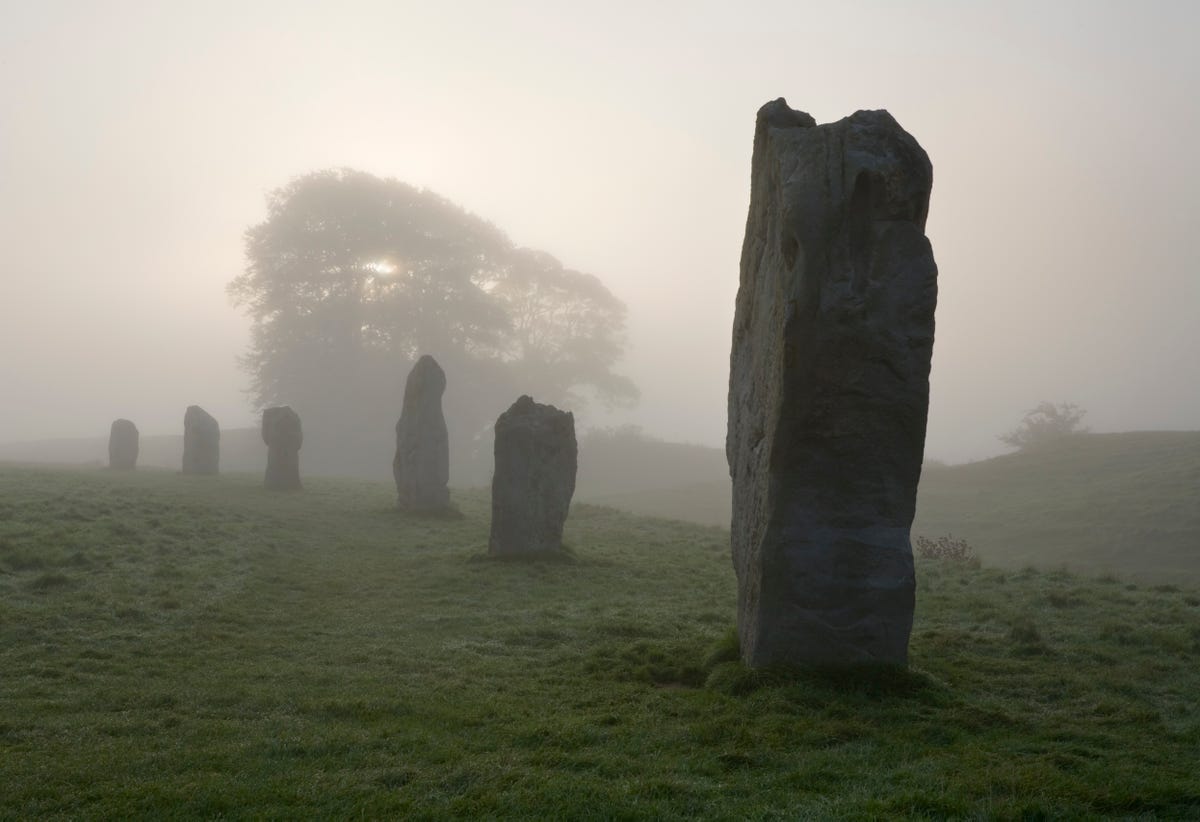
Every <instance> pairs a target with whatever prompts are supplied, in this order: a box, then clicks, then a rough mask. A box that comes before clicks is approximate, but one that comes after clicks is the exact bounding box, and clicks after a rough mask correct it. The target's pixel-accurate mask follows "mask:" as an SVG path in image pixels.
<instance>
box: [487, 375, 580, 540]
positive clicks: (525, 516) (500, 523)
mask: <svg viewBox="0 0 1200 822" xmlns="http://www.w3.org/2000/svg"><path fill="white" fill-rule="evenodd" d="M577 456H578V447H577V445H576V443H575V417H574V415H572V414H571V413H570V412H567V411H559V410H558V409H557V408H555V407H554V406H553V405H539V404H538V403H536V402H534V401H533V400H532V399H531V398H530V397H521V398H520V399H519V400H517V401H516V402H515V403H513V405H512V407H511V408H509V409H508V410H507V411H505V412H504V413H503V414H501V415H500V418H499V419H498V420H496V469H495V473H494V474H493V476H492V534H491V538H490V539H489V540H488V553H490V554H492V555H495V556H514V555H519V554H547V553H553V552H555V551H561V550H562V532H563V523H565V522H566V521H567V511H568V509H570V507H571V496H572V495H573V494H574V493H575V468H576V459H577Z"/></svg>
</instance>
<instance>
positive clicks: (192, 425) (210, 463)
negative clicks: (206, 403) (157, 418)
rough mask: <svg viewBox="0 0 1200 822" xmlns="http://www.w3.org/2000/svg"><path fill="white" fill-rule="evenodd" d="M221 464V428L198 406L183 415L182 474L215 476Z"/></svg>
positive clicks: (190, 408)
mask: <svg viewBox="0 0 1200 822" xmlns="http://www.w3.org/2000/svg"><path fill="white" fill-rule="evenodd" d="M220 462H221V426H220V425H219V424H218V423H217V419H216V417H214V416H213V415H212V414H209V413H208V412H207V411H205V410H204V409H203V408H201V407H200V406H198V405H189V406H188V408H187V411H186V412H184V415H183V473H185V474H215V473H217V471H218V466H219V464H220Z"/></svg>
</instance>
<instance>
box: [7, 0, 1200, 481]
mask: <svg viewBox="0 0 1200 822" xmlns="http://www.w3.org/2000/svg"><path fill="white" fill-rule="evenodd" d="M574 5H575V4H569V3H563V2H544V3H543V2H537V3H532V2H520V3H518V2H513V3H502V2H459V3H444V4H434V3H428V2H422V3H404V2H379V3H364V2H351V1H350V0H343V2H337V3H332V2H330V3H303V2H296V1H295V0H288V2H237V3H219V2H192V3H175V2H169V3H168V2H145V3H135V2H78V3H63V2H36V3H35V2H29V1H28V0H0V253H2V256H0V391H2V394H0V441H13V440H24V439H34V438H43V437H57V436H89V435H99V436H104V435H106V434H107V431H108V426H109V423H110V422H111V421H112V419H114V418H115V417H120V416H124V417H129V418H131V419H133V420H135V421H136V422H137V423H138V425H139V427H140V428H141V430H142V433H143V434H154V433H177V432H179V431H181V429H182V419H183V412H184V408H185V407H186V406H187V405H189V404H192V403H199V404H201V405H203V406H205V407H206V408H207V409H208V410H210V411H211V412H212V413H213V414H214V415H216V416H217V417H218V418H219V419H220V420H221V423H222V426H223V427H234V426H237V425H241V424H247V425H249V424H253V422H254V416H253V413H252V409H251V408H250V407H249V400H248V399H247V398H246V396H245V395H244V394H243V389H244V387H245V386H246V384H247V378H246V377H245V375H244V374H243V373H242V372H241V371H240V370H239V369H238V367H237V364H236V357H237V355H238V354H240V353H241V352H242V351H243V349H244V347H245V345H246V341H247V337H248V333H247V331H248V325H249V324H248V321H247V320H246V318H245V317H243V316H242V315H240V314H239V313H238V312H237V311H236V310H235V309H234V308H233V307H232V306H231V305H230V304H229V302H228V300H227V299H226V296H225V292H224V288H225V284H226V283H227V282H228V281H229V280H230V279H231V278H232V277H234V276H235V275H236V274H237V273H238V272H239V271H240V270H241V267H242V264H243V260H242V233H243V231H244V230H245V229H246V227H247V226H249V225H251V224H253V223H256V222H258V221H260V220H261V219H262V218H263V217H264V195H265V193H266V192H267V191H268V190H269V189H272V188H275V187H277V186H280V185H282V184H284V183H286V182H287V181H288V180H289V179H290V178H292V177H294V176H297V175H300V174H302V173H305V172H307V171H311V170H314V169H320V168H327V167H332V166H349V167H354V168H359V169H363V170H365V171H369V172H372V173H375V174H378V175H381V176H394V177H397V178H399V179H401V180H405V181H408V182H411V183H415V184H418V185H423V186H427V187H430V188H432V189H434V190H436V191H438V192H439V193H441V194H444V195H446V196H447V197H449V198H451V199H453V200H455V201H457V202H459V203H460V204H462V205H463V206H465V207H467V208H468V209H470V210H472V211H474V212H476V213H478V214H480V215H481V216H484V217H486V218H487V219H490V220H492V221H493V222H495V223H496V224H497V225H499V226H500V227H501V228H503V229H504V230H506V231H507V232H508V233H509V235H510V236H511V237H512V238H513V240H514V241H515V242H517V243H518V244H522V245H529V246H533V247H537V248H542V249H545V250H547V251H550V252H551V253H553V254H555V255H556V256H557V257H558V258H559V259H561V260H562V261H563V262H564V263H565V264H566V265H568V266H570V267H573V268H577V269H580V270H584V271H588V272H591V273H594V274H596V275H597V276H599V277H600V278H601V279H603V280H604V281H605V282H606V283H607V284H608V286H609V287H610V288H611V289H612V290H613V291H614V292H615V293H616V294H617V295H618V296H619V297H621V298H622V299H624V300H625V301H626V303H627V304H628V306H629V309H630V342H631V348H630V353H629V356H628V358H627V360H626V362H625V363H624V364H623V370H624V371H625V372H626V373H628V374H629V375H630V376H632V377H633V378H634V379H635V380H636V381H637V382H638V384H639V385H640V386H641V388H642V392H643V400H642V402H641V404H640V406H639V407H637V408H636V409H634V410H632V411H629V412H622V413H620V414H618V415H615V416H612V417H607V418H603V419H601V418H598V417H596V416H595V415H593V416H591V417H585V418H584V420H583V422H584V424H585V425H586V424H587V423H588V422H592V423H597V422H604V423H609V424H617V423H626V422H632V423H638V424H641V425H643V426H644V427H645V428H646V430H647V431H649V432H650V433H653V434H656V435H659V436H663V437H666V438H669V439H681V440H689V441H694V442H702V443H707V444H714V445H717V444H721V443H722V442H723V440H724V434H725V394H726V387H727V379H728V363H729V360H728V353H729V342H730V330H731V323H732V317H733V303H734V295H735V293H736V289H737V282H738V257H739V254H740V250H741V241H742V232H743V229H744V227H745V219H746V208H747V204H748V200H749V180H750V150H751V139H752V136H753V129H754V115H755V111H756V110H757V108H758V107H759V106H760V105H761V104H762V103H764V102H766V101H767V100H769V99H772V98H775V97H778V96H784V97H786V98H787V99H788V101H789V103H790V104H791V105H792V106H793V107H794V108H799V109H803V110H805V111H808V112H810V113H811V114H813V115H814V116H815V117H816V118H817V120H818V121H819V122H828V121H831V120H836V119H840V118H841V117H843V116H845V115H848V114H850V113H851V112H853V111H854V110H856V109H860V108H886V109H888V110H889V111H891V112H892V114H893V115H894V116H895V117H896V118H897V120H899V122H900V123H901V125H903V126H904V127H905V128H906V129H907V130H908V131H910V132H911V133H912V134H913V135H914V136H915V137H916V138H917V139H918V140H919V141H920V142H921V144H922V145H923V146H924V147H925V149H926V150H927V151H928V153H929V155H930V157H931V159H932V161H933V166H934V190H933V198H932V204H931V212H930V219H929V226H928V231H929V235H930V238H931V239H932V242H933V247H934V254H935V256H936V258H937V261H938V264H939V268H940V290H941V293H940V299H939V305H938V312H937V323H938V328H937V341H936V345H935V348H934V367H933V394H932V400H931V412H930V430H929V441H928V448H927V452H928V454H929V456H931V457H935V458H941V459H949V460H954V461H958V460H963V459H969V458H977V457H981V456H986V455H989V454H992V453H996V452H999V451H1001V450H1003V448H1002V446H1001V445H1000V443H999V442H997V440H996V435H997V434H998V433H1001V432H1002V431H1005V430H1007V429H1009V428H1012V427H1013V426H1014V425H1015V424H1016V423H1017V421H1018V420H1019V418H1020V416H1021V414H1022V412H1023V411H1024V410H1026V409H1029V408H1032V407H1033V406H1034V405H1035V404H1036V403H1037V402H1038V401H1040V400H1043V399H1046V400H1070V401H1074V402H1077V403H1079V404H1081V405H1083V406H1084V407H1086V408H1087V409H1088V411H1089V415H1088V418H1087V421H1088V422H1089V423H1090V424H1091V425H1092V426H1093V428H1094V429H1095V430H1100V431H1114V430H1125V429H1135V428H1136V429H1143V428H1177V429H1197V428H1200V357H1198V354H1200V322H1197V313H1198V309H1200V242H1197V240H1196V237H1195V234H1196V231H1197V230H1198V229H1200V193H1198V192H1200V151H1197V149H1196V147H1195V144H1196V140H1197V136H1198V135H1200V82H1198V81H1200V50H1197V49H1196V48H1195V44H1194V40H1195V38H1196V35H1197V32H1200V3H1191V2H1179V3H1170V2H1159V3H1152V2H1147V3H1132V2H1130V3H1101V2H1054V3H1046V2H1029V3H1008V2H1006V3H994V4H983V3H960V2H943V3H934V2H914V3H900V2H875V3H867V2H854V3H851V2H847V3H830V2H822V3H804V2H795V0H792V2H779V3H759V4H750V3H695V2H689V3H682V2H681V3H655V4H644V3H612V2H610V3H604V4H599V5H595V4H591V5H590V6H589V9H591V10H590V11H577V10H575V9H574V8H573V6H574ZM403 376H404V375H403V374H398V375H397V380H402V379H403ZM449 377H450V379H453V378H454V376H453V375H452V374H451V375H449ZM397 412H398V409H397ZM390 434H391V432H383V436H384V437H389V436H390Z"/></svg>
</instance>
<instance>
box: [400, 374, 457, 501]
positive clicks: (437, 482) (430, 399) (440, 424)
mask: <svg viewBox="0 0 1200 822" xmlns="http://www.w3.org/2000/svg"><path fill="white" fill-rule="evenodd" d="M445 391H446V373H445V372H444V371H442V368H441V366H440V365H438V364H437V361H436V360H435V359H434V358H433V357H430V356H429V355H425V356H423V357H421V359H419V360H417V364H416V365H414V366H413V369H412V371H411V372H409V375H408V380H407V381H406V382H405V383H404V405H403V407H402V409H401V411H400V420H399V422H397V423H396V456H395V458H394V459H393V460H392V476H393V477H395V479H396V493H397V504H398V505H399V506H400V508H402V509H404V510H406V511H439V510H443V509H445V508H448V507H449V505H450V492H449V491H448V490H447V488H446V484H447V483H448V482H449V480H450V438H449V436H448V435H447V433H446V417H445V416H444V415H443V414H442V394H444V393H445Z"/></svg>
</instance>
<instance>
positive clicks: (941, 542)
mask: <svg viewBox="0 0 1200 822" xmlns="http://www.w3.org/2000/svg"><path fill="white" fill-rule="evenodd" d="M914 542H915V546H916V549H917V556H918V557H920V558H921V559H944V560H949V561H950V562H972V561H974V562H978V560H977V559H976V557H975V549H974V548H972V547H971V545H970V543H968V542H967V541H966V540H965V539H955V538H954V537H953V536H951V535H949V534H947V535H946V536H944V537H938V538H937V539H930V538H929V537H917V538H916V540H915V541H914Z"/></svg>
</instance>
